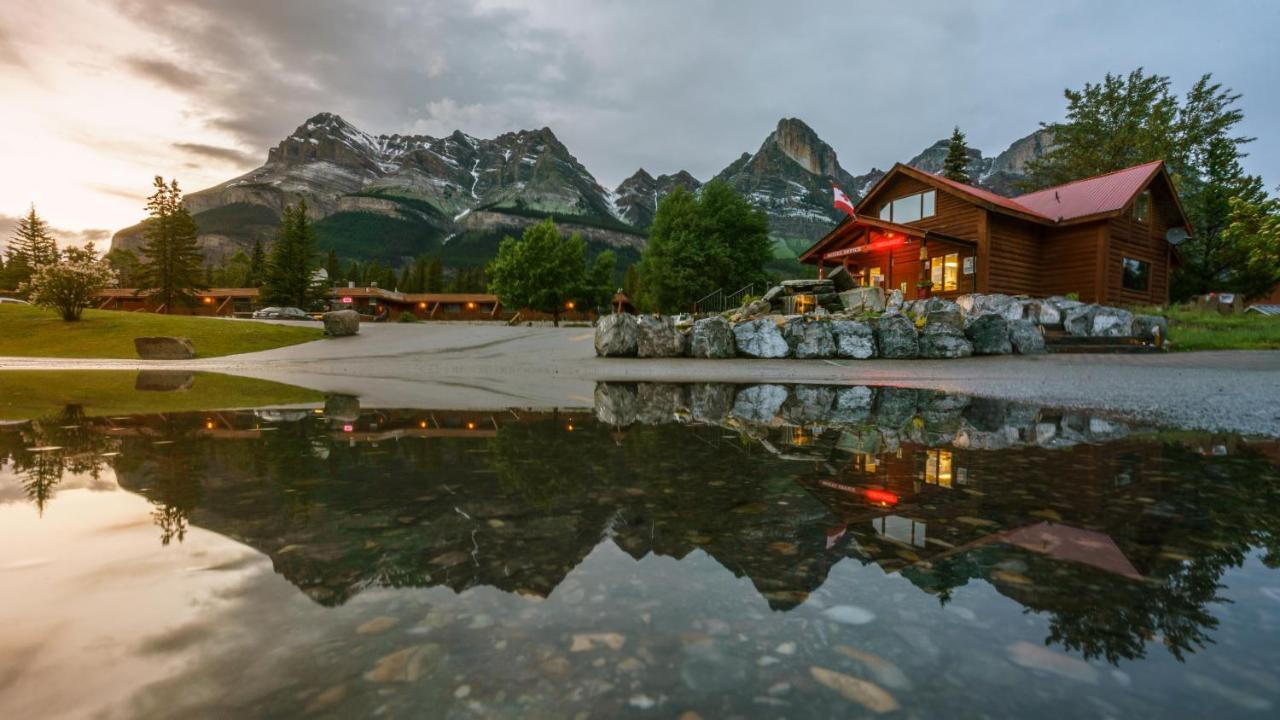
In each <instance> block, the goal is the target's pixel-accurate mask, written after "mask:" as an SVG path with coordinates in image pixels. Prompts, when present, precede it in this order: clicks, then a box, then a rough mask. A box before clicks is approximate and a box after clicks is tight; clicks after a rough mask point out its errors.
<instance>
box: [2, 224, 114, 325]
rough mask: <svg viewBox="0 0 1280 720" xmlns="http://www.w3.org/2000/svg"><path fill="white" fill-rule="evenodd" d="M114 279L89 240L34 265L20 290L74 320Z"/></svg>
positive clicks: (37, 303) (71, 320) (34, 300)
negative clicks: (54, 260)
mask: <svg viewBox="0 0 1280 720" xmlns="http://www.w3.org/2000/svg"><path fill="white" fill-rule="evenodd" d="M115 279H116V274H115V271H114V270H112V269H111V265H110V264H109V263H107V262H106V261H105V260H100V259H98V255H97V253H96V252H94V250H93V244H92V243H90V244H88V245H86V246H85V247H83V248H74V247H73V248H67V250H66V252H65V253H63V258H62V259H61V260H59V261H56V262H53V263H47V264H44V265H41V266H39V267H37V268H36V269H35V270H34V271H33V272H32V273H31V279H30V280H28V281H27V282H25V283H23V285H22V286H21V291H22V292H23V293H24V294H25V295H27V297H28V298H30V299H31V302H32V303H34V304H36V305H42V306H44V307H48V308H53V309H54V310H57V311H58V312H59V313H60V314H61V315H62V319H63V320H66V321H67V322H76V321H78V320H79V319H80V315H81V314H82V313H83V312H84V310H85V308H87V307H89V304H90V303H92V302H93V298H94V295H96V294H97V293H98V291H100V290H102V289H103V288H105V287H109V286H110V285H111V284H112V283H114V282H115Z"/></svg>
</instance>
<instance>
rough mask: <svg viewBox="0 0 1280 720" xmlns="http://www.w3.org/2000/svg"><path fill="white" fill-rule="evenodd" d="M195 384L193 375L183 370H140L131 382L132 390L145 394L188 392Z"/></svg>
mask: <svg viewBox="0 0 1280 720" xmlns="http://www.w3.org/2000/svg"><path fill="white" fill-rule="evenodd" d="M195 382H196V375H195V373H190V372H187V371H185V370H140V371H139V372H138V376H137V377H136V378H134V380H133V389H134V390H141V391H146V392H177V391H179V390H190V389H191V386H192V385H194V384H195Z"/></svg>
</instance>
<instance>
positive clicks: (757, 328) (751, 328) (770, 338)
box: [733, 317, 791, 358]
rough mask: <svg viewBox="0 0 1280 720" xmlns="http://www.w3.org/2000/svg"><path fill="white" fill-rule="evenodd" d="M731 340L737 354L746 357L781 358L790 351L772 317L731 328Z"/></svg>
mask: <svg viewBox="0 0 1280 720" xmlns="http://www.w3.org/2000/svg"><path fill="white" fill-rule="evenodd" d="M733 339H734V345H735V347H736V348H737V350H738V354H739V355H745V356H747V357H753V358H783V357H786V356H787V353H788V352H790V350H791V348H790V346H788V345H787V341H786V340H784V339H783V337H782V332H781V331H779V330H778V324H777V322H776V321H775V320H774V319H773V317H764V318H760V319H759V320H750V321H748V322H744V323H741V324H739V325H735V326H733Z"/></svg>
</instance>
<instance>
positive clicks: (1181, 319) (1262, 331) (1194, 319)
mask: <svg viewBox="0 0 1280 720" xmlns="http://www.w3.org/2000/svg"><path fill="white" fill-rule="evenodd" d="M1134 312H1141V313H1149V314H1152V315H1164V316H1165V317H1167V318H1169V343H1170V345H1169V349H1170V350H1175V351H1181V350H1277V349H1280V317H1267V316H1266V315H1260V314H1258V313H1241V314H1237V315H1220V314H1218V313H1216V312H1206V311H1204V310H1199V309H1195V308H1183V307H1170V308H1154V307H1145V308H1134Z"/></svg>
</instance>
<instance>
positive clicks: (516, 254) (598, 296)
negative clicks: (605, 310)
mask: <svg viewBox="0 0 1280 720" xmlns="http://www.w3.org/2000/svg"><path fill="white" fill-rule="evenodd" d="M613 265H614V257H613V253H612V252H609V251H605V252H602V253H600V255H599V256H598V257H597V258H596V259H595V261H594V263H592V265H591V267H590V268H588V266H587V246H586V243H585V242H583V240H582V236H580V235H578V234H576V233H575V234H574V235H573V236H571V237H569V238H565V237H564V236H562V235H561V234H560V231H559V230H558V229H557V228H556V226H555V223H554V222H553V221H552V219H551V218H547V219H546V220H543V221H542V222H540V223H538V224H537V225H532V226H530V227H528V228H526V229H525V231H524V234H523V235H522V236H521V238H520V239H519V240H516V239H515V238H512V237H507V238H504V239H503V240H502V243H501V244H500V245H499V246H498V255H497V257H496V258H494V260H493V262H492V263H491V264H490V265H489V277H490V283H489V287H490V289H491V290H492V291H493V292H494V294H496V295H497V296H498V299H499V300H501V301H502V304H503V305H506V306H507V307H509V308H528V309H530V310H536V311H538V312H544V313H549V314H550V315H551V317H552V320H553V321H554V323H555V324H556V326H559V325H560V315H561V313H563V312H565V311H566V310H569V309H574V308H581V309H586V308H595V307H599V306H601V305H603V304H604V303H607V302H608V299H607V297H604V298H603V299H602V294H603V293H602V291H601V289H600V282H601V278H602V277H603V275H604V273H605V272H606V271H607V273H608V276H609V280H610V281H612V275H613ZM604 292H607V290H605V291H604ZM570 303H572V308H571V307H570Z"/></svg>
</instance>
